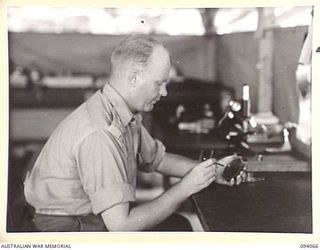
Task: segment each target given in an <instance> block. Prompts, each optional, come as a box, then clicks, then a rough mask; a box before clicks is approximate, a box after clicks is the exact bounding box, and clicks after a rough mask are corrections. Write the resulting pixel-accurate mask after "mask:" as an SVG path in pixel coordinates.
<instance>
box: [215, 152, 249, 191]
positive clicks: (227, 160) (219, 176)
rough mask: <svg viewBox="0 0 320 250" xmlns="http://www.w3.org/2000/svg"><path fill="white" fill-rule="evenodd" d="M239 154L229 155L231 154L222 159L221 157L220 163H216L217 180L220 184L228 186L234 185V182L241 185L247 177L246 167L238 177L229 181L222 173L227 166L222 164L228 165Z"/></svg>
mask: <svg viewBox="0 0 320 250" xmlns="http://www.w3.org/2000/svg"><path fill="white" fill-rule="evenodd" d="M237 157H238V156H236V155H229V156H226V157H224V158H222V159H220V160H219V161H218V163H219V165H218V164H215V165H216V168H215V177H216V178H215V182H216V183H218V184H222V185H228V186H233V185H234V184H236V185H240V183H241V182H243V181H244V180H245V178H246V172H245V171H246V168H244V169H243V170H242V171H241V172H240V173H239V175H238V176H237V177H236V179H234V178H232V179H231V180H230V181H227V180H225V179H224V178H223V177H222V173H223V171H224V169H225V167H223V166H220V164H221V165H224V166H226V165H228V164H229V163H230V162H231V161H233V160H234V159H236V158H237Z"/></svg>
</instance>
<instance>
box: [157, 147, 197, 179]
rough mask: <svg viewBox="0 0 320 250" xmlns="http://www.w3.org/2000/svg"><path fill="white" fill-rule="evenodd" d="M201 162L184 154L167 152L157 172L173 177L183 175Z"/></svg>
mask: <svg viewBox="0 0 320 250" xmlns="http://www.w3.org/2000/svg"><path fill="white" fill-rule="evenodd" d="M198 163H199V162H198V161H195V160H192V159H190V158H187V157H184V156H182V155H176V154H171V153H167V152H166V153H165V155H164V157H163V160H162V161H161V163H160V165H159V167H158V168H157V172H159V173H161V174H165V175H169V176H172V177H183V176H185V175H186V174H187V173H188V172H189V171H190V170H191V169H192V168H194V167H195V166H196V165H197V164H198Z"/></svg>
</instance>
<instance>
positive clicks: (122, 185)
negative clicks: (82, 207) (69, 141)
mask: <svg viewBox="0 0 320 250" xmlns="http://www.w3.org/2000/svg"><path fill="white" fill-rule="evenodd" d="M121 150H122V149H121V145H120V144H119V142H118V141H117V140H116V139H115V138H114V137H113V136H112V135H111V134H109V133H108V132H107V131H105V130H103V129H97V130H95V131H93V132H91V133H90V134H89V135H87V136H86V137H85V138H84V139H83V140H82V141H81V143H80V144H79V146H78V148H77V151H76V152H77V154H76V155H77V157H76V158H77V167H78V169H79V175H80V179H81V181H82V184H83V187H84V190H85V192H86V194H88V196H89V198H90V201H91V205H92V211H93V213H95V214H99V213H101V212H103V211H104V210H106V209H108V208H110V207H112V206H114V205H116V204H119V203H124V202H129V201H134V200H135V191H134V187H133V186H132V185H131V183H129V182H128V176H127V174H126V166H125V163H124V160H123V159H122V158H121V154H120V152H121Z"/></svg>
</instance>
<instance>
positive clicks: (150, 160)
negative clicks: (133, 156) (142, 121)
mask: <svg viewBox="0 0 320 250" xmlns="http://www.w3.org/2000/svg"><path fill="white" fill-rule="evenodd" d="M165 151H166V148H165V146H164V145H163V144H162V142H161V141H159V140H157V139H154V138H152V137H151V135H150V134H149V132H148V131H147V130H146V128H145V127H144V126H143V125H141V133H140V148H139V152H138V156H139V161H138V162H139V166H138V168H139V170H141V171H144V172H152V171H155V170H156V169H157V167H158V166H159V165H160V162H161V161H162V159H163V157H164V155H165Z"/></svg>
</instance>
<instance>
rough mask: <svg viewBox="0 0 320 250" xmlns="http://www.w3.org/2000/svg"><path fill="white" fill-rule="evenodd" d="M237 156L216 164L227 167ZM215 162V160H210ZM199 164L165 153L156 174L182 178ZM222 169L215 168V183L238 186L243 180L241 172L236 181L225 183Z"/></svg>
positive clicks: (223, 159) (243, 174)
mask: <svg viewBox="0 0 320 250" xmlns="http://www.w3.org/2000/svg"><path fill="white" fill-rule="evenodd" d="M236 157H237V156H234V155H230V156H226V157H224V158H222V159H220V160H219V161H218V162H219V163H220V164H222V165H227V164H228V162H230V161H232V160H233V159H235V158H236ZM212 160H213V162H215V161H216V160H215V159H212ZM198 163H199V162H197V161H195V160H192V159H189V158H187V157H184V156H181V155H176V154H171V153H167V152H166V153H165V155H164V158H163V160H162V161H161V163H160V165H159V167H158V168H157V172H159V173H162V174H165V175H169V176H172V177H183V176H185V174H187V173H188V172H189V171H190V170H191V169H192V168H194V167H195V166H196V165H197V164H198ZM223 170H224V167H221V166H218V165H216V166H215V175H216V178H215V182H216V183H218V184H222V185H229V186H233V185H234V184H236V185H239V184H240V183H241V182H242V180H243V179H245V172H244V171H241V172H240V174H239V176H237V177H236V179H231V180H230V181H226V180H225V179H224V178H223V177H222V173H223Z"/></svg>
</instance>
